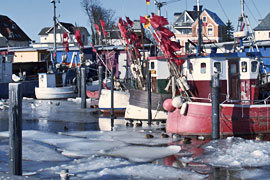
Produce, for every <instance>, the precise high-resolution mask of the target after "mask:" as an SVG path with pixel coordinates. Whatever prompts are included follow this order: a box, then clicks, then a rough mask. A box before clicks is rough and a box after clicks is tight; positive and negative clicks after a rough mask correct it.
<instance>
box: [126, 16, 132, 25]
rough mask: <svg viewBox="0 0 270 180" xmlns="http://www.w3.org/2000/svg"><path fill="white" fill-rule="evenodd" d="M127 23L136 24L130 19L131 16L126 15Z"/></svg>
mask: <svg viewBox="0 0 270 180" xmlns="http://www.w3.org/2000/svg"><path fill="white" fill-rule="evenodd" d="M126 20H127V23H128V24H129V25H130V26H131V27H132V26H133V25H134V22H133V21H131V20H130V19H129V17H126Z"/></svg>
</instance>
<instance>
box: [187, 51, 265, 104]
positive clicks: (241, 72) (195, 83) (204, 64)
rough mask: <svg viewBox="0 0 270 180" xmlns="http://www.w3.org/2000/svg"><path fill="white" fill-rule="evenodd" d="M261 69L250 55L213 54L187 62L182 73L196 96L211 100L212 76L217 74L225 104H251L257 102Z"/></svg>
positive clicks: (257, 61)
mask: <svg viewBox="0 0 270 180" xmlns="http://www.w3.org/2000/svg"><path fill="white" fill-rule="evenodd" d="M229 55H230V56H229ZM259 67H260V60H259V59H258V58H257V57H256V56H252V55H251V54H250V55H249V54H248V53H230V54H210V55H209V56H206V57H194V58H190V59H188V60H186V62H185V63H184V64H183V69H182V73H183V75H184V76H186V78H187V81H188V83H189V85H190V86H191V90H192V91H193V93H194V95H195V96H196V97H199V98H206V99H210V97H211V84H210V83H211V76H212V74H214V73H216V72H217V73H219V79H220V92H221V100H222V101H224V100H227V101H228V102H229V101H233V100H234V101H239V102H241V103H242V104H251V103H253V101H254V100H258V95H259V88H258V87H259V86H258V85H259V78H258V75H259Z"/></svg>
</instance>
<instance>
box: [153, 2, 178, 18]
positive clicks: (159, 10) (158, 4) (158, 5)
mask: <svg viewBox="0 0 270 180" xmlns="http://www.w3.org/2000/svg"><path fill="white" fill-rule="evenodd" d="M177 1H181V0H169V1H163V2H161V1H157V0H154V4H155V5H156V6H157V8H158V15H159V16H161V8H162V7H163V6H164V5H167V4H169V3H174V2H177Z"/></svg>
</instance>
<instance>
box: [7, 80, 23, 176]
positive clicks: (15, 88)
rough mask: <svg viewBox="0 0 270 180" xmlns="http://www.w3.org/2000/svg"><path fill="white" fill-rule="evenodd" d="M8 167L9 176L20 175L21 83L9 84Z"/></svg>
mask: <svg viewBox="0 0 270 180" xmlns="http://www.w3.org/2000/svg"><path fill="white" fill-rule="evenodd" d="M9 166H10V174H11V175H19V176H21V175H22V89H21V83H9Z"/></svg>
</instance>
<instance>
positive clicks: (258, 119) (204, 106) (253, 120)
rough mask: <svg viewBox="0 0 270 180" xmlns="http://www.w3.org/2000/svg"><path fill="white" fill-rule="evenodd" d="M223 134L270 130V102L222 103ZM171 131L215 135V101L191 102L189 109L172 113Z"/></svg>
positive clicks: (168, 127)
mask: <svg viewBox="0 0 270 180" xmlns="http://www.w3.org/2000/svg"><path fill="white" fill-rule="evenodd" d="M219 112H220V134H221V135H224V136H232V135H233V136H235V135H255V134H260V133H270V105H268V104H266V105H240V104H221V105H220V111H219ZM166 130H167V132H168V133H176V134H180V135H211V133H212V105H211V103H201V102H189V103H188V106H187V109H186V113H185V114H183V115H182V114H181V113H180V109H176V110H174V111H173V112H169V113H168V119H167V123H166Z"/></svg>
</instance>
